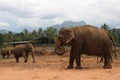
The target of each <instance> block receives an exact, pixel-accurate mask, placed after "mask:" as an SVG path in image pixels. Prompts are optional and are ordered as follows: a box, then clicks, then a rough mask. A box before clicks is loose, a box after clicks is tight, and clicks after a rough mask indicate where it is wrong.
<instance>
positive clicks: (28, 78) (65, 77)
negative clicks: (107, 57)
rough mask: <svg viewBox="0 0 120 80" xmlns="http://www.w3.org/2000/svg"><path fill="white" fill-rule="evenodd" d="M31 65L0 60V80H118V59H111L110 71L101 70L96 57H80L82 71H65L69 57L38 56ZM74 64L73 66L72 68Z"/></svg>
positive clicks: (11, 60) (30, 60) (119, 73)
mask: <svg viewBox="0 0 120 80" xmlns="http://www.w3.org/2000/svg"><path fill="white" fill-rule="evenodd" d="M35 58H36V63H32V59H31V56H29V61H28V63H24V59H23V58H21V59H20V63H15V59H14V58H11V59H0V80H120V59H119V58H117V59H113V61H114V62H113V63H112V66H113V68H112V69H103V63H97V58H96V57H91V56H89V57H88V56H84V55H83V56H82V67H83V69H71V70H69V69H67V65H68V61H69V56H67V55H64V56H58V55H40V56H35ZM75 66H76V64H74V67H75Z"/></svg>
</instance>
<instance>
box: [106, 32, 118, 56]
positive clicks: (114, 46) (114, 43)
mask: <svg viewBox="0 0 120 80" xmlns="http://www.w3.org/2000/svg"><path fill="white" fill-rule="evenodd" d="M107 35H108V36H109V38H110V40H111V41H112V43H113V48H114V49H113V50H112V52H113V53H115V57H117V53H116V41H115V39H114V38H113V37H112V36H111V35H110V34H109V33H108V32H107Z"/></svg>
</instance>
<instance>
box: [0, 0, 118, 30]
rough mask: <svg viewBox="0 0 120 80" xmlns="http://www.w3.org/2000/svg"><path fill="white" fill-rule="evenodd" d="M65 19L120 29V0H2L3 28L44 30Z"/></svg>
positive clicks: (0, 2)
mask: <svg viewBox="0 0 120 80" xmlns="http://www.w3.org/2000/svg"><path fill="white" fill-rule="evenodd" d="M66 20H71V21H77V22H78V21H85V22H86V23H87V24H90V25H95V26H100V25H102V24H104V23H107V24H108V25H109V26H110V27H114V28H120V0H0V30H1V29H5V30H9V31H15V32H20V31H22V30H23V29H24V28H27V29H29V30H34V29H36V30H37V29H39V28H43V29H45V28H47V27H49V26H52V25H55V24H61V23H62V22H64V21H66Z"/></svg>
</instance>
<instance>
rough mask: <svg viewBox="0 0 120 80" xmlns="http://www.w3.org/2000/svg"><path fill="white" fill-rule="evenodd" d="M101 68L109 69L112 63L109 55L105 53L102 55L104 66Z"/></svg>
mask: <svg viewBox="0 0 120 80" xmlns="http://www.w3.org/2000/svg"><path fill="white" fill-rule="evenodd" d="M103 68H105V69H111V68H112V65H111V55H105V56H104V66H103Z"/></svg>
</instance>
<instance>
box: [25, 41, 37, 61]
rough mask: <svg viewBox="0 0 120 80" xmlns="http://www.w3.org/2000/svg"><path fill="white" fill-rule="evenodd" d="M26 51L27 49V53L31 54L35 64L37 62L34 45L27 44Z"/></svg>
mask: <svg viewBox="0 0 120 80" xmlns="http://www.w3.org/2000/svg"><path fill="white" fill-rule="evenodd" d="M24 49H25V51H26V52H31V54H32V58H33V62H35V59H34V47H33V45H32V44H31V43H29V44H26V45H25V46H24Z"/></svg>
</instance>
